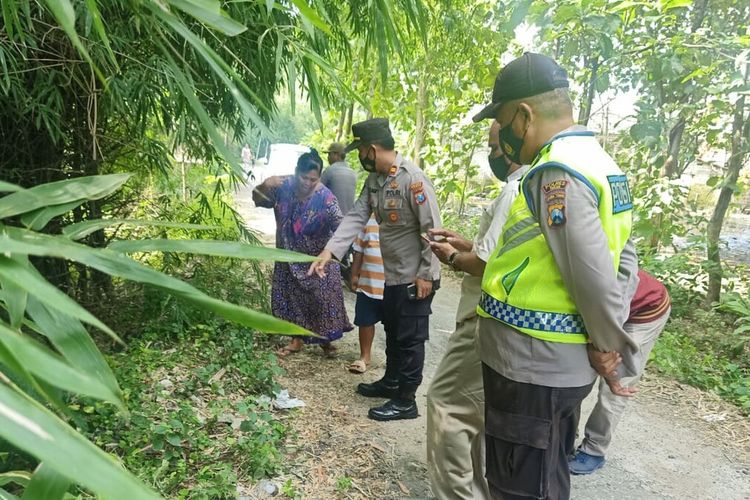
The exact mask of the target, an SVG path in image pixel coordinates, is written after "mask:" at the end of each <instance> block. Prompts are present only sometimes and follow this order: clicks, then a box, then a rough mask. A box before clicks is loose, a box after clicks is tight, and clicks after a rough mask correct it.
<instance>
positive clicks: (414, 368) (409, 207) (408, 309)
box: [308, 118, 440, 421]
mask: <svg viewBox="0 0 750 500" xmlns="http://www.w3.org/2000/svg"><path fill="white" fill-rule="evenodd" d="M352 135H354V140H353V141H352V143H350V144H349V146H347V150H353V149H357V150H358V152H359V162H360V163H361V164H362V168H364V169H365V170H366V171H368V172H370V175H369V176H368V177H367V179H366V180H365V185H364V188H363V189H362V192H361V193H360V195H359V198H358V199H357V202H356V203H355V204H354V207H353V208H352V209H351V210H350V211H349V213H348V214H346V216H345V217H344V220H343V221H342V222H341V225H340V226H339V228H338V229H337V230H336V234H334V235H333V237H332V238H331V241H329V242H328V244H327V245H326V247H325V249H324V250H323V251H322V252H321V253H320V254H319V255H318V261H316V262H313V263H312V264H311V265H310V270H309V271H308V272H309V273H310V274H317V275H318V276H325V274H326V270H325V269H326V265H327V263H328V262H329V261H330V260H331V259H332V258H333V257H334V256H335V257H337V258H342V257H343V256H344V254H346V251H347V250H348V248H349V246H350V245H351V243H352V241H353V240H354V238H355V237H356V236H357V234H359V232H360V231H361V230H362V228H364V227H365V225H366V224H367V220H368V219H369V217H370V214H372V213H374V214H375V218H376V220H377V221H378V224H379V225H380V249H381V251H382V253H383V267H384V269H385V288H384V289H383V311H384V314H383V326H384V327H385V336H386V348H385V355H386V368H385V375H384V376H383V378H382V379H380V380H378V381H376V382H374V383H371V384H367V383H361V384H359V385H358V386H357V392H358V393H359V394H361V395H363V396H366V397H373V398H389V400H388V401H387V402H386V403H385V404H383V405H381V406H377V407H374V408H370V411H369V412H368V414H367V415H368V417H369V418H371V419H373V420H380V421H385V420H399V419H412V418H417V417H418V416H419V412H418V409H417V401H416V394H417V388H418V387H419V385H420V384H421V383H422V370H423V368H424V355H425V346H424V344H425V342H426V341H427V339H428V338H429V331H430V327H429V318H430V314H432V309H431V307H430V306H431V304H432V299H433V297H434V296H435V293H434V292H435V290H437V288H438V286H439V284H440V262H438V260H437V258H436V257H435V256H434V255H433V254H432V252H431V251H430V246H429V244H428V243H427V242H425V241H424V240H423V239H422V238H421V237H420V235H421V234H423V233H426V232H427V231H429V230H430V229H433V228H436V227H440V210H439V209H438V206H437V198H436V196H435V190H434V188H433V187H432V183H431V182H430V180H429V178H428V177H427V176H426V175H425V173H424V172H422V170H421V169H420V168H419V167H417V166H416V165H414V163H412V162H411V161H409V160H407V159H405V158H404V157H403V156H401V154H400V153H398V151H396V150H395V141H394V139H393V135H392V134H391V128H390V125H389V123H388V120H387V119H386V118H372V119H370V120H365V121H363V122H360V123H355V124H354V125H352Z"/></svg>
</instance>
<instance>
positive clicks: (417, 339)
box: [383, 285, 435, 400]
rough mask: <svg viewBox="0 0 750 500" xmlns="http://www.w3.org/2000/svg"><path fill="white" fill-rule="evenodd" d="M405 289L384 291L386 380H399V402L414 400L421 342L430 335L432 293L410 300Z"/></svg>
mask: <svg viewBox="0 0 750 500" xmlns="http://www.w3.org/2000/svg"><path fill="white" fill-rule="evenodd" d="M407 286H408V285H393V286H386V287H385V289H384V291H383V326H384V327H385V356H386V368H385V378H386V379H388V380H391V381H398V385H399V399H404V400H413V399H414V395H415V393H416V392H417V387H419V384H421V383H422V368H423V367H424V343H425V341H426V340H427V339H428V338H429V336H430V314H432V309H431V308H430V305H431V304H432V298H433V297H434V296H435V293H434V292H433V293H431V294H430V296H429V297H427V298H426V299H422V300H411V299H409V297H408V293H407V290H406V287H407Z"/></svg>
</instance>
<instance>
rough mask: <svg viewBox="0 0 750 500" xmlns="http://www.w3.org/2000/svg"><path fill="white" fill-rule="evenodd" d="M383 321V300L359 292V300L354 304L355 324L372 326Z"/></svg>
mask: <svg viewBox="0 0 750 500" xmlns="http://www.w3.org/2000/svg"><path fill="white" fill-rule="evenodd" d="M381 321H383V301H382V300H379V299H373V298H372V297H370V296H369V295H366V294H364V293H362V292H357V302H356V303H355V304H354V324H355V325H357V326H372V325H374V324H375V323H380V322H381Z"/></svg>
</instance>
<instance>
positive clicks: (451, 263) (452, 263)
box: [448, 250, 461, 271]
mask: <svg viewBox="0 0 750 500" xmlns="http://www.w3.org/2000/svg"><path fill="white" fill-rule="evenodd" d="M460 253H461V252H459V251H458V250H455V251H454V252H453V253H452V254H450V255H449V256H448V265H449V266H451V267H452V268H453V269H455V270H456V271H460V269H458V268H457V267H456V257H458V254H460Z"/></svg>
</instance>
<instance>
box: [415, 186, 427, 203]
mask: <svg viewBox="0 0 750 500" xmlns="http://www.w3.org/2000/svg"><path fill="white" fill-rule="evenodd" d="M414 201H415V202H416V203H417V205H421V204H423V203H424V202H425V201H427V195H425V194H424V191H423V190H421V189H420V190H419V191H414Z"/></svg>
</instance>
